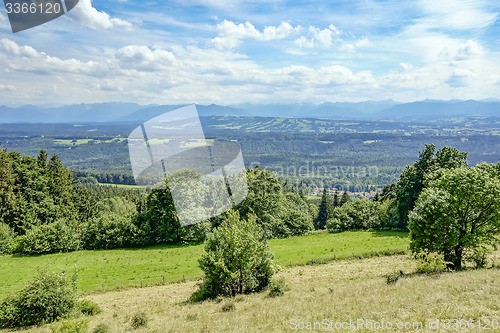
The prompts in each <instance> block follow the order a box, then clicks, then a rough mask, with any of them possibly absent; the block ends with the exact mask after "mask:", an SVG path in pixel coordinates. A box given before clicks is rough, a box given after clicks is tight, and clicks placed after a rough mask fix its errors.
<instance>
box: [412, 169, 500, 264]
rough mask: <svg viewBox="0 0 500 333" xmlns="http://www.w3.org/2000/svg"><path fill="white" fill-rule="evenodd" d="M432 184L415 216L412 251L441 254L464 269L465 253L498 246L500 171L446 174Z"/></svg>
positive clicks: (451, 171) (428, 184)
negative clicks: (491, 245) (494, 245)
mask: <svg viewBox="0 0 500 333" xmlns="http://www.w3.org/2000/svg"><path fill="white" fill-rule="evenodd" d="M427 178H428V180H427V181H426V184H425V185H426V188H425V189H424V190H423V191H422V193H421V195H420V197H419V198H418V200H417V202H416V206H415V209H414V210H413V211H412V212H411V213H410V222H409V229H410V237H411V249H412V250H413V251H414V252H419V251H427V252H438V253H441V254H443V255H444V257H445V260H447V261H449V262H451V263H452V268H453V269H460V268H461V267H462V262H463V260H464V253H465V251H468V250H473V249H476V248H478V247H481V246H485V245H488V244H494V243H496V242H498V238H497V236H496V235H498V232H499V231H500V166H499V165H488V164H481V165H478V166H476V167H473V168H467V167H461V168H455V169H441V170H437V171H436V172H435V173H433V174H429V175H428V177H427Z"/></svg>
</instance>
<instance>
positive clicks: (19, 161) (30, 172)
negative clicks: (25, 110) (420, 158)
mask: <svg viewBox="0 0 500 333" xmlns="http://www.w3.org/2000/svg"><path fill="white" fill-rule="evenodd" d="M182 172H185V173H186V172H187V173H191V174H193V172H192V171H188V170H186V171H179V173H181V174H180V175H179V174H177V175H176V176H178V177H181V178H182V177H183V176H185V175H183V174H182ZM174 176H175V175H174ZM198 176H200V177H201V175H195V177H198ZM247 178H248V186H249V193H248V196H247V197H246V199H245V200H244V201H243V202H241V203H240V204H239V205H238V206H237V207H235V208H236V209H237V210H238V211H239V212H240V213H241V215H242V216H244V217H246V216H249V215H251V214H255V215H257V216H258V223H259V224H260V225H261V226H262V228H263V230H264V232H265V235H266V237H267V238H273V237H288V236H293V235H301V234H304V233H306V232H309V231H311V230H313V229H314V225H313V219H314V217H315V216H316V214H317V208H316V206H315V205H313V204H311V203H310V202H308V200H307V199H306V197H305V195H304V193H303V189H300V191H299V190H298V189H296V188H294V187H293V186H288V185H287V184H286V183H283V182H282V181H281V180H279V179H277V178H275V177H273V176H272V175H271V173H270V172H268V171H264V170H261V169H260V168H258V167H257V168H255V169H253V170H248V172H247ZM220 223H221V217H214V218H211V219H209V220H206V221H204V222H201V223H197V224H194V225H191V226H186V227H184V226H181V225H180V223H179V218H178V216H177V212H176V210H175V206H174V203H173V199H172V195H171V193H170V190H169V188H168V186H165V187H164V188H155V189H152V190H150V191H149V192H147V191H145V190H141V189H137V190H135V189H120V188H113V187H106V186H99V185H93V184H82V183H81V182H80V181H78V180H75V179H74V175H73V174H72V172H71V171H70V170H69V169H68V168H67V167H65V166H63V165H62V163H61V161H60V160H59V158H58V157H57V155H54V156H52V157H51V158H50V159H48V157H47V154H46V152H45V151H43V150H42V151H40V153H39V155H38V157H37V158H33V157H29V156H21V154H19V153H17V152H7V151H6V150H0V252H2V253H18V254H28V255H34V254H46V253H54V252H69V251H76V250H85V249H89V250H94V249H111V248H117V247H134V246H148V245H155V244H168V243H180V242H201V241H204V240H205V238H206V235H207V233H208V232H209V231H211V230H212V229H213V228H215V227H217V226H218V225H219V224H220Z"/></svg>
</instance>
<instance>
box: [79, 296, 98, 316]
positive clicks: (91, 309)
mask: <svg viewBox="0 0 500 333" xmlns="http://www.w3.org/2000/svg"><path fill="white" fill-rule="evenodd" d="M78 309H79V310H80V312H81V313H82V314H83V315H85V316H95V315H97V314H99V313H101V312H102V310H101V308H100V307H99V305H97V304H95V303H94V302H91V301H89V300H86V299H83V300H81V301H79V302H78Z"/></svg>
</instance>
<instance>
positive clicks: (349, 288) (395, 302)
mask: <svg viewBox="0 0 500 333" xmlns="http://www.w3.org/2000/svg"><path fill="white" fill-rule="evenodd" d="M498 254H499V253H498V252H497V257H496V259H497V260H498V259H499V258H500V256H499V255H498ZM497 263H498V261H497ZM415 269H416V267H415V263H414V261H413V260H411V259H410V258H409V256H406V255H405V256H392V257H381V258H368V259H362V260H349V261H335V262H332V263H329V264H325V265H321V266H301V267H292V268H288V269H286V270H285V271H283V272H281V273H280V274H279V276H278V278H279V277H283V278H284V280H285V282H286V284H287V285H288V287H289V288H288V290H287V291H285V293H284V295H283V296H279V297H269V296H268V291H264V292H262V293H258V294H252V295H244V296H239V297H237V298H229V299H224V300H222V301H220V300H218V301H206V302H203V303H195V304H193V303H188V302H186V300H187V299H188V298H189V296H190V295H191V294H192V293H193V292H194V291H195V290H196V283H195V282H191V281H188V282H186V283H180V284H175V285H174V284H171V285H166V286H157V287H151V288H141V289H129V290H126V291H120V292H109V293H106V294H95V295H91V296H88V298H89V299H90V300H91V301H93V302H95V303H97V304H98V305H99V307H100V308H101V309H102V310H103V312H102V313H100V314H99V315H97V316H94V317H91V318H89V320H90V322H89V328H90V329H91V330H92V329H93V328H94V327H97V326H98V325H102V324H106V325H107V326H109V328H110V332H127V331H130V330H131V329H132V324H131V319H132V318H133V317H134V314H136V313H139V312H146V314H147V317H148V322H147V327H145V328H143V329H141V332H293V331H300V332H302V331H314V332H320V331H325V332H326V331H333V332H340V331H349V332H353V331H356V332H381V331H383V332H399V331H401V332H460V331H462V332H484V331H485V330H479V329H478V328H477V327H476V328H474V329H466V330H453V329H448V330H447V329H445V328H443V327H442V326H441V327H440V329H436V330H433V329H428V325H429V324H430V323H431V322H432V321H435V320H436V319H439V320H441V321H443V320H446V319H453V318H458V319H466V320H470V319H472V320H474V321H475V322H476V323H477V321H478V320H480V319H481V320H482V321H483V324H484V322H485V320H487V319H489V320H493V319H496V320H500V312H499V309H500V297H499V295H500V269H498V268H495V269H484V270H468V271H462V272H458V273H444V274H441V275H439V276H427V275H415V274H413V275H410V274H409V273H413V272H415ZM396 270H403V271H404V272H405V273H406V274H408V276H406V277H404V278H400V279H399V280H398V281H397V282H396V283H394V284H390V285H388V284H387V283H386V276H387V275H388V274H390V273H391V272H394V271H396ZM227 304H231V306H230V307H231V311H224V309H225V308H227V307H229V306H227ZM357 319H363V320H364V321H365V323H372V325H373V323H374V322H381V321H384V322H385V323H387V322H391V324H393V325H394V326H396V325H397V324H398V323H399V322H402V323H409V325H411V326H414V327H415V328H416V327H418V325H419V323H422V327H423V329H406V330H405V329H403V330H397V329H393V330H381V329H378V330H377V329H370V328H369V326H368V328H367V327H366V324H365V325H361V326H360V327H358V328H359V329H357V330H342V329H339V330H336V329H313V330H306V329H302V330H292V327H293V326H292V325H293V324H297V325H298V324H299V323H301V322H302V323H304V324H305V323H307V322H310V323H312V325H314V322H322V321H323V320H326V322H327V323H328V324H329V323H330V321H333V322H334V323H335V322H340V323H342V322H349V320H353V321H354V322H357ZM441 323H443V322H441ZM54 325H57V324H52V325H46V326H41V327H35V328H32V329H29V330H27V331H25V332H27V333H46V332H47V333H48V332H50V328H51V327H52V326H54ZM489 331H493V332H495V331H496V330H489Z"/></svg>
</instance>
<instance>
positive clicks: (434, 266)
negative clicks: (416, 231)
mask: <svg viewBox="0 0 500 333" xmlns="http://www.w3.org/2000/svg"><path fill="white" fill-rule="evenodd" d="M415 259H416V260H417V272H419V273H425V274H435V273H440V272H443V271H444V270H446V267H447V265H448V264H449V263H448V262H446V261H445V260H444V255H442V254H438V253H434V252H430V253H427V252H420V253H417V254H415Z"/></svg>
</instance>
